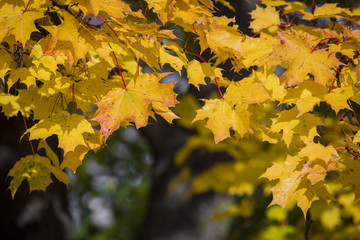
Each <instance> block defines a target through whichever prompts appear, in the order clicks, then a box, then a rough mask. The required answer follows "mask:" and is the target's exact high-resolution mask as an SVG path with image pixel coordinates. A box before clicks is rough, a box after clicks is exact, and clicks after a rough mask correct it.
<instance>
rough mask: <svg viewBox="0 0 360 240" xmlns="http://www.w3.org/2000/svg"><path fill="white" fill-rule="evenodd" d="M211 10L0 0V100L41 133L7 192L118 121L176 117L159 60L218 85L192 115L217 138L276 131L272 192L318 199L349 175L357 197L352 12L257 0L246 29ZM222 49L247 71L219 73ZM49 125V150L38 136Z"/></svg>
mask: <svg viewBox="0 0 360 240" xmlns="http://www.w3.org/2000/svg"><path fill="white" fill-rule="evenodd" d="M214 12H215V9H214V5H213V3H212V2H211V1H210V0H176V1H175V0H174V1H172V0H171V1H168V0H159V1H150V0H146V1H144V2H143V1H139V2H136V1H135V2H132V3H128V2H127V1H119V0H102V1H95V0H91V1H81V0H36V1H30V0H17V1H8V0H6V1H1V3H0V30H1V31H0V41H1V42H2V43H1V46H0V52H1V56H2V58H1V59H0V78H1V82H0V83H1V93H0V104H1V106H2V112H3V114H5V115H6V116H7V117H13V116H17V115H18V114H19V113H20V114H21V115H22V116H23V117H24V118H27V119H30V120H31V121H32V122H33V124H32V126H29V128H28V129H27V131H26V132H25V133H24V135H23V137H25V136H27V137H28V139H29V140H30V144H32V141H31V140H34V139H39V140H40V141H39V143H38V144H36V145H37V148H34V147H33V145H32V147H33V155H32V156H26V157H23V158H22V159H20V161H19V162H18V163H17V164H16V165H15V166H14V167H13V169H12V170H11V171H10V173H9V176H12V177H13V179H12V181H11V184H10V189H11V192H12V196H13V197H14V195H15V193H16V191H17V188H18V187H19V186H20V184H21V182H22V181H23V180H25V179H26V180H27V181H28V182H29V186H30V190H31V191H32V190H45V189H46V187H47V186H48V185H49V184H50V183H51V182H52V180H51V174H53V175H54V176H55V177H56V178H58V179H59V180H60V181H62V182H64V183H65V184H68V183H69V179H68V178H67V176H66V175H65V174H64V173H63V172H62V170H63V169H65V168H69V169H71V170H72V171H74V172H75V171H76V169H77V167H78V166H79V165H81V163H82V160H83V158H84V156H85V154H86V153H87V152H88V151H90V150H93V151H96V150H98V149H99V148H102V147H103V146H104V145H105V141H106V140H107V139H108V137H109V136H110V135H111V134H112V133H113V132H114V131H115V130H116V129H118V128H120V127H127V126H129V125H135V126H136V127H137V128H139V127H143V126H146V125H147V124H148V122H149V118H150V117H151V118H155V115H159V116H161V117H163V118H164V119H165V120H166V121H168V122H169V123H172V122H173V120H175V119H178V118H182V116H181V115H180V116H177V115H176V114H175V113H174V112H173V111H172V109H171V108H172V107H174V106H175V105H176V104H177V103H178V100H177V95H178V94H177V93H175V92H174V90H173V89H174V85H175V83H168V82H167V81H165V80H163V79H166V78H167V76H168V75H169V74H170V73H163V72H161V70H162V67H164V66H167V67H171V68H173V69H174V72H178V73H179V74H187V77H188V81H189V84H192V85H194V86H195V87H196V88H198V89H200V87H201V85H210V84H214V85H215V86H216V87H217V89H218V96H217V97H214V98H211V99H204V100H203V101H204V105H203V106H202V107H201V108H200V109H198V110H197V111H196V116H195V117H194V118H193V119H192V122H193V123H195V122H198V121H201V122H202V123H204V124H205V126H206V127H207V128H209V129H210V130H211V131H212V133H213V136H214V141H215V142H216V143H219V142H221V141H223V140H225V139H227V138H229V137H231V138H233V139H238V140H237V141H241V140H240V139H246V138H256V139H258V140H260V141H263V142H269V143H271V144H280V145H281V144H283V146H284V147H283V150H284V151H285V153H286V154H285V155H286V158H285V160H284V159H283V160H282V161H278V162H275V163H274V164H273V165H272V166H271V167H269V168H268V169H267V170H266V172H265V173H264V174H263V175H262V177H263V178H268V179H269V180H277V182H276V183H275V185H274V187H273V188H272V189H271V191H272V192H273V201H272V203H271V204H272V205H273V204H278V205H280V206H282V207H285V206H287V205H289V204H291V202H292V201H293V200H296V202H297V205H298V206H299V207H300V208H301V209H302V211H303V212H304V214H305V213H306V212H307V210H308V209H309V208H310V206H311V205H312V203H313V202H314V201H316V200H318V199H323V200H326V201H327V202H331V201H333V200H334V194H335V193H334V192H333V191H332V190H331V188H329V186H328V182H329V181H336V182H337V183H339V184H341V185H342V186H343V187H351V188H353V191H354V192H355V196H356V199H358V198H359V197H360V182H359V178H358V175H359V171H360V167H359V163H358V161H359V160H357V157H358V156H359V154H360V147H359V145H358V143H359V142H360V132H359V130H360V122H359V115H358V112H359V109H360V108H359V105H360V88H359V74H360V64H359V56H360V55H359V50H360V26H359V24H360V15H359V13H356V12H354V11H351V10H350V9H347V8H341V7H338V6H337V5H336V4H324V5H322V6H318V7H314V8H312V9H310V10H309V9H308V8H307V6H306V5H305V4H303V3H301V2H286V1H283V0H277V1H272V0H262V2H261V4H260V5H259V6H257V7H256V9H255V10H254V11H253V12H251V17H252V19H253V21H252V22H251V24H250V27H251V28H252V29H253V30H254V32H255V34H254V36H247V35H244V34H242V33H241V32H240V31H239V30H238V27H237V26H236V24H235V22H234V19H228V18H226V17H224V16H221V17H216V16H214ZM319 19H322V20H324V19H325V20H326V21H323V22H324V23H323V24H322V25H321V23H320V21H318V20H319ZM176 28H180V29H182V30H183V31H184V32H185V33H186V35H187V38H185V39H183V40H182V39H180V36H178V35H177V33H176ZM190 39H192V40H190ZM205 51H210V53H211V56H212V57H211V59H210V60H207V59H205V58H204V57H203V56H202V53H204V52H205ZM224 62H231V64H232V66H233V70H234V71H235V72H239V71H240V70H241V69H244V68H245V69H251V71H252V72H251V74H250V75H249V76H247V77H245V78H243V79H242V80H241V81H237V82H236V81H232V79H227V78H225V77H224V76H223V75H222V68H221V66H222V64H223V63H224ZM145 66H146V67H145ZM145 68H146V69H151V70H147V71H144V69H145ZM52 135H56V136H57V138H58V146H59V147H60V148H61V149H63V160H62V161H61V163H60V161H59V159H58V156H57V155H56V154H54V152H53V151H52V150H51V149H50V147H49V146H48V145H47V143H46V141H45V139H46V138H48V137H50V136H52ZM36 145H35V144H34V146H36ZM40 149H44V150H45V152H46V154H40V153H39V150H40ZM42 152H44V151H42ZM329 176H331V178H330V177H329Z"/></svg>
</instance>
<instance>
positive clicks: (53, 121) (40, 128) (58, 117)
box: [28, 111, 94, 155]
mask: <svg viewBox="0 0 360 240" xmlns="http://www.w3.org/2000/svg"><path fill="white" fill-rule="evenodd" d="M28 132H29V133H30V140H31V139H39V138H41V139H45V138H47V137H50V136H51V135H57V137H58V139H59V147H61V148H62V149H64V155H65V154H66V153H67V152H69V151H74V149H75V147H76V146H77V145H84V146H85V145H86V143H85V140H84V136H83V134H84V133H94V129H93V128H92V126H91V124H90V122H89V121H87V120H86V119H85V117H84V116H81V115H79V114H70V113H68V112H66V111H61V112H59V113H57V114H55V115H53V116H52V117H51V118H48V119H43V120H40V122H38V123H37V124H35V125H34V126H32V127H31V128H30V129H29V130H28Z"/></svg>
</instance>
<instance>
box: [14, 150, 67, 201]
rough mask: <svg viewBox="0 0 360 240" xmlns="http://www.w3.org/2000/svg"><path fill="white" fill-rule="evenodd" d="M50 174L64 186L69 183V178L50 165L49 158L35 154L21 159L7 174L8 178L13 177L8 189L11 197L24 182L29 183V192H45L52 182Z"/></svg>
mask: <svg viewBox="0 0 360 240" xmlns="http://www.w3.org/2000/svg"><path fill="white" fill-rule="evenodd" d="M51 174H54V175H55V177H56V178H57V179H58V180H59V181H61V182H63V183H65V184H66V185H67V184H69V183H70V180H69V177H68V176H67V175H66V174H65V173H64V172H63V171H61V170H60V169H59V168H57V167H55V166H53V165H51V161H50V159H49V158H47V157H42V156H39V155H37V154H35V155H28V156H26V157H23V158H21V159H20V160H19V161H17V162H16V163H15V165H14V167H13V168H12V169H11V170H10V172H9V174H8V176H11V177H14V178H13V179H12V180H11V182H10V187H9V189H10V190H11V195H12V197H13V198H14V196H15V193H16V191H17V189H18V188H19V187H20V185H21V183H22V182H23V181H24V180H27V182H28V183H29V188H30V192H32V191H35V190H42V191H45V190H46V188H47V187H48V186H49V184H50V183H52V182H53V180H52V179H51Z"/></svg>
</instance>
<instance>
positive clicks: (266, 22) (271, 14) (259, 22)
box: [250, 6, 281, 32]
mask: <svg viewBox="0 0 360 240" xmlns="http://www.w3.org/2000/svg"><path fill="white" fill-rule="evenodd" d="M250 15H251V18H252V19H253V21H252V22H250V28H252V29H253V30H254V32H260V31H261V30H264V29H265V28H269V27H271V26H277V25H279V24H280V23H281V22H280V17H279V12H278V11H276V10H275V7H270V6H269V7H266V8H263V7H260V6H256V9H255V10H253V11H252V12H251V13H250Z"/></svg>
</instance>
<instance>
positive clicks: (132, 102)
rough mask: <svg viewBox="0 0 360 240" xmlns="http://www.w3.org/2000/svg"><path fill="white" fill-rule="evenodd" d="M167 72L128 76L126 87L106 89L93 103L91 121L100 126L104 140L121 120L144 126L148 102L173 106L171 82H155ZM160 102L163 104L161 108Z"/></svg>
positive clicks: (172, 85) (150, 107) (148, 109)
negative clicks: (94, 110) (99, 98)
mask: <svg viewBox="0 0 360 240" xmlns="http://www.w3.org/2000/svg"><path fill="white" fill-rule="evenodd" d="M166 75H167V74H156V73H148V74H143V75H140V76H138V77H137V79H136V81H135V79H132V80H131V81H130V82H129V83H128V84H127V87H126V89H118V90H114V91H110V92H109V93H108V94H107V95H106V96H105V98H104V99H102V100H101V101H100V102H98V103H97V105H98V107H99V108H98V110H97V111H96V113H95V117H94V118H93V120H96V121H98V122H99V123H100V125H101V132H102V133H103V134H104V136H105V140H106V139H107V138H108V137H109V136H110V135H111V133H113V132H114V131H115V130H117V129H118V128H119V127H120V126H121V123H122V122H123V121H128V120H131V121H132V122H134V123H135V126H136V127H137V128H140V127H144V126H146V125H147V123H148V118H149V116H150V115H151V114H152V112H151V110H152V108H153V106H152V103H153V102H157V105H156V108H157V109H158V110H162V111H164V110H165V108H164V107H168V106H175V104H176V103H178V101H177V100H176V94H175V93H174V92H173V87H174V84H172V83H171V84H169V83H159V80H160V79H161V78H162V77H163V76H166ZM159 104H160V105H162V106H163V107H162V108H161V107H160V106H159Z"/></svg>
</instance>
